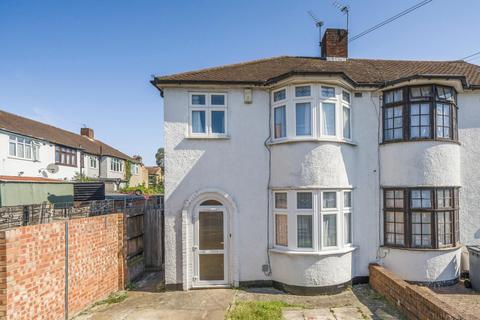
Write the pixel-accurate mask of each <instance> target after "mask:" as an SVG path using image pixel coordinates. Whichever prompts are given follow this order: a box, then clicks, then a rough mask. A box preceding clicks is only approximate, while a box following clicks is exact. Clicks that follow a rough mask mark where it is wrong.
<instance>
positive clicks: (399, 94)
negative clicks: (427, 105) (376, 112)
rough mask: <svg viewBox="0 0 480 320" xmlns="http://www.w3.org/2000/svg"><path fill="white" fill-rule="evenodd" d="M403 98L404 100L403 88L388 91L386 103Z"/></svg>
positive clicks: (385, 98)
mask: <svg viewBox="0 0 480 320" xmlns="http://www.w3.org/2000/svg"><path fill="white" fill-rule="evenodd" d="M402 100H403V89H398V90H393V91H389V92H386V93H385V96H384V103H393V102H400V101H402Z"/></svg>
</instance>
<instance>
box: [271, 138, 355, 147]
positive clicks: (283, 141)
mask: <svg viewBox="0 0 480 320" xmlns="http://www.w3.org/2000/svg"><path fill="white" fill-rule="evenodd" d="M297 142H335V143H344V144H349V145H351V146H358V144H357V143H356V142H353V141H350V140H343V139H336V138H312V137H309V138H285V139H274V140H270V141H269V142H268V145H276V144H284V143H297Z"/></svg>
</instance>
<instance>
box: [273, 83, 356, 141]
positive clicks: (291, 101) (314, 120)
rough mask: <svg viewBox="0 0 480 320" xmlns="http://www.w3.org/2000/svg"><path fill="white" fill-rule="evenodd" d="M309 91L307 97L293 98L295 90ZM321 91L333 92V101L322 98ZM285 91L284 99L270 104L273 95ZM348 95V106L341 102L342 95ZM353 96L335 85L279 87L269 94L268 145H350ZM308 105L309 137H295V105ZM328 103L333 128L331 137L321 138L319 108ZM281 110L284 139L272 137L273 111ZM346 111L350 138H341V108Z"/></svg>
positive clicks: (303, 84)
mask: <svg viewBox="0 0 480 320" xmlns="http://www.w3.org/2000/svg"><path fill="white" fill-rule="evenodd" d="M304 86H309V87H310V96H303V97H297V96H296V88H298V87H304ZM322 87H329V88H334V90H335V95H334V96H333V97H324V96H322ZM282 90H285V99H282V100H278V101H274V95H275V93H277V92H279V91H282ZM344 92H345V93H348V94H349V95H350V102H348V101H346V100H344V99H343V94H344ZM352 99H353V94H352V92H351V91H349V90H347V89H345V88H343V87H341V86H339V85H335V84H319V83H299V84H292V85H287V86H283V87H279V88H277V89H274V90H272V91H271V106H270V107H271V119H270V123H271V128H272V130H271V142H272V143H276V142H278V143H281V142H287V141H305V140H306V141H311V140H320V141H339V142H346V143H350V144H354V142H353V141H354V137H353V112H352V111H353V109H352ZM298 103H310V107H311V119H310V121H311V123H310V126H311V133H310V135H297V112H296V108H297V104H298ZM324 103H331V104H333V105H334V116H335V120H334V125H335V134H334V135H330V134H324V132H323V131H324V119H323V104H324ZM281 106H285V115H286V123H285V126H286V136H285V137H278V138H276V137H275V109H276V108H278V107H281ZM344 106H345V107H347V108H348V109H349V111H350V119H349V128H350V138H348V137H344V136H343V117H344V115H343V107H344Z"/></svg>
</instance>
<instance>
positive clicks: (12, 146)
mask: <svg viewBox="0 0 480 320" xmlns="http://www.w3.org/2000/svg"><path fill="white" fill-rule="evenodd" d="M8 154H9V155H11V156H14V157H15V156H17V144H16V143H15V142H10V144H9V151H8Z"/></svg>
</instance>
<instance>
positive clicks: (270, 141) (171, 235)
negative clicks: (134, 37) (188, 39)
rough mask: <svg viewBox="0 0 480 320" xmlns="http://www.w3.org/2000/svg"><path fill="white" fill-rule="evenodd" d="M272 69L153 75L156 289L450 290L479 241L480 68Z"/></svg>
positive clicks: (335, 58)
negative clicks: (159, 150) (407, 285)
mask: <svg viewBox="0 0 480 320" xmlns="http://www.w3.org/2000/svg"><path fill="white" fill-rule="evenodd" d="M322 43H323V47H322V56H321V57H295V56H282V57H276V58H269V59H263V60H256V61H251V62H245V63H239V64H233V65H226V66H220V67H214V68H208V69H203V70H198V71H193V72H185V73H179V74H174V75H167V76H157V77H154V79H153V80H152V84H153V85H154V86H155V87H156V88H158V90H160V92H161V95H162V97H163V99H164V108H165V109H164V110H165V111H164V112H165V113H164V117H165V123H164V128H165V244H166V245H165V280H166V287H167V289H190V288H196V287H209V286H228V285H234V286H238V285H242V284H245V285H250V284H255V283H260V284H261V283H266V282H268V283H273V284H274V285H276V286H278V287H280V288H283V289H285V290H287V291H290V292H316V291H322V290H327V289H338V288H341V287H343V286H344V285H345V284H348V283H351V282H354V283H355V282H357V281H365V279H366V277H367V276H368V265H369V263H371V262H377V263H380V264H382V265H384V266H386V267H387V268H388V269H390V270H392V271H393V272H395V273H397V274H398V275H399V276H400V277H402V278H403V279H406V280H409V281H414V282H421V283H428V284H448V283H452V282H455V281H457V279H458V277H459V274H460V260H461V250H462V249H461V245H462V244H466V243H473V242H477V243H478V242H479V241H480V214H479V209H478V208H479V206H480V170H478V161H479V150H480V112H479V108H480V67H479V66H477V65H474V64H470V63H466V62H465V61H400V60H399V61H393V60H369V59H353V58H349V57H348V55H347V52H348V46H347V44H348V35H347V32H346V31H345V30H340V29H328V30H326V32H325V34H324V36H323V42H322Z"/></svg>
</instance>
